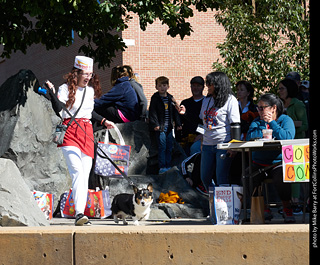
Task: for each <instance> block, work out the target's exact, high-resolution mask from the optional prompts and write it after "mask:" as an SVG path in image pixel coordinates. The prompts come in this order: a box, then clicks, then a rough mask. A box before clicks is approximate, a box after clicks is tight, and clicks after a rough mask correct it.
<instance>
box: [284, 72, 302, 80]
mask: <svg viewBox="0 0 320 265" xmlns="http://www.w3.org/2000/svg"><path fill="white" fill-rule="evenodd" d="M286 78H287V79H292V80H294V81H300V80H301V78H300V75H299V74H298V73H297V72H289V73H288V74H287V76H286Z"/></svg>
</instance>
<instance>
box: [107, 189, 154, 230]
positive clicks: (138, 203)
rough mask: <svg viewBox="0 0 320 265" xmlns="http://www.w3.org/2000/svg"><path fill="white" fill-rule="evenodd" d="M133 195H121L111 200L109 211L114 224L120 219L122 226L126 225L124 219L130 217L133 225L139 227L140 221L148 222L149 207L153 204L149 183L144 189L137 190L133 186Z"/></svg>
mask: <svg viewBox="0 0 320 265" xmlns="http://www.w3.org/2000/svg"><path fill="white" fill-rule="evenodd" d="M133 191H134V194H127V193H121V194H118V195H116V196H115V197H114V198H113V201H112V205H111V210H112V216H113V218H114V222H115V223H119V219H118V218H122V221H123V224H124V225H127V224H128V222H127V221H126V217H129V216H131V217H132V220H133V224H134V225H139V221H140V220H148V219H149V216H150V211H151V210H150V207H151V204H152V202H153V194H152V193H153V187H152V184H151V183H149V184H148V186H147V188H146V189H138V188H137V187H136V186H133Z"/></svg>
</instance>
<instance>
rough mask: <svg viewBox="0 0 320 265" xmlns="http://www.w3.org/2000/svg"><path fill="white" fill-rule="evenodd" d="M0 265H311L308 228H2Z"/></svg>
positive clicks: (0, 230)
mask: <svg viewBox="0 0 320 265" xmlns="http://www.w3.org/2000/svg"><path fill="white" fill-rule="evenodd" d="M0 264H1V265H9V264H10V265H12V264H19V265H20V264H59V265H60V264H77V265H79V264H148V265H149V264H157V265H159V264H179V265H180V264H219V265H221V264H223V265H225V264H268V265H270V264H277V265H279V264H299V265H302V264H309V226H308V225H303V224H299V225H263V226H260V225H256V226H253V225H242V226H211V225H210V226H203V225H195V226H184V225H181V226H171V225H165V224H161V225H160V224H159V225H153V226H139V227H134V226H130V225H129V226H119V225H112V226H104V225H101V226H92V227H71V226H70V227H60V226H51V227H43V228H42V227H40V228H38V227H26V228H21V227H14V228H3V227H0Z"/></svg>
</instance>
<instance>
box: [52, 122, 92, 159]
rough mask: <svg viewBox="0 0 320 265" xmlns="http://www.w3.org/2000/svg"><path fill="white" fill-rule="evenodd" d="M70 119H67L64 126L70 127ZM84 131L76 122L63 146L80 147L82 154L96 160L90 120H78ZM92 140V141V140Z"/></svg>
mask: <svg viewBox="0 0 320 265" xmlns="http://www.w3.org/2000/svg"><path fill="white" fill-rule="evenodd" d="M69 121H70V119H65V120H64V121H63V124H65V125H68V122H69ZM76 121H77V122H78V123H79V125H80V126H81V128H82V129H83V130H84V131H85V132H84V131H83V130H82V129H81V128H80V127H79V126H78V125H77V124H76V123H75V122H74V121H73V122H72V124H71V125H70V126H69V127H68V129H67V131H66V134H65V136H64V139H63V143H62V144H61V145H58V147H61V146H75V147H78V148H79V149H80V150H81V152H82V153H84V154H86V155H88V156H90V157H92V158H94V142H93V141H92V140H93V128H92V124H91V121H90V120H88V119H76ZM90 138H91V139H92V140H91V139H90Z"/></svg>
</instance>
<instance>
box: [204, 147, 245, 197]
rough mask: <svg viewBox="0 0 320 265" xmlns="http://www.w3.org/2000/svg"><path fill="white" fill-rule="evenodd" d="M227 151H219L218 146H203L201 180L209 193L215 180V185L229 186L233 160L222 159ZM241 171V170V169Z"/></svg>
mask: <svg viewBox="0 0 320 265" xmlns="http://www.w3.org/2000/svg"><path fill="white" fill-rule="evenodd" d="M226 153H227V151H226V150H221V149H217V146H216V145H203V146H202V152H201V180H202V183H203V185H204V187H205V189H206V190H207V191H209V185H210V183H211V182H212V180H214V183H215V185H218V186H219V185H221V184H229V170H230V166H231V162H232V158H230V157H225V158H224V159H221V157H220V156H221V155H222V154H226ZM240 170H241V169H240Z"/></svg>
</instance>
